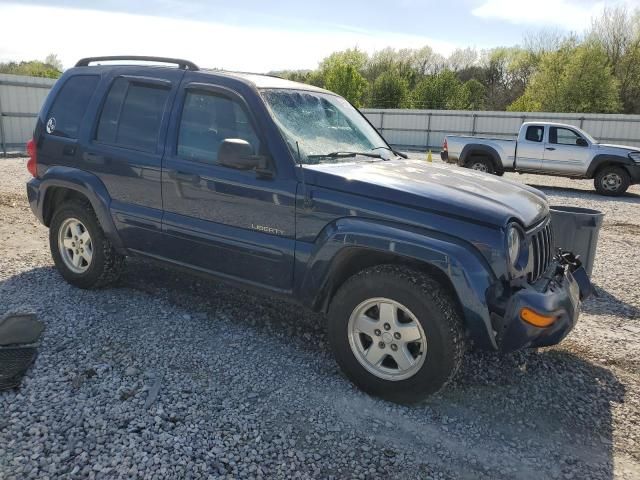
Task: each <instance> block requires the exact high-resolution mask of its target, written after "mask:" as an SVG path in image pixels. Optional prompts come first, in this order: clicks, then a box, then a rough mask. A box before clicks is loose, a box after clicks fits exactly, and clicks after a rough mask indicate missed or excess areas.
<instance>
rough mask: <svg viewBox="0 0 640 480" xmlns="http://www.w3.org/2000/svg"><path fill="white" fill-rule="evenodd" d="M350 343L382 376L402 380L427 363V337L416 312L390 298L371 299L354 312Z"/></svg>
mask: <svg viewBox="0 0 640 480" xmlns="http://www.w3.org/2000/svg"><path fill="white" fill-rule="evenodd" d="M348 334H349V345H350V346H351V351H352V352H353V354H354V356H355V357H356V359H357V360H358V362H359V363H360V365H362V366H363V367H364V368H365V369H367V370H368V371H369V372H370V373H372V374H373V375H375V376H376V377H378V378H382V379H384V380H392V381H399V380H405V379H407V378H410V377H411V376H413V375H415V374H416V373H417V372H418V371H419V370H420V368H421V367H422V365H423V364H424V361H425V357H426V353H427V338H426V336H425V333H424V330H423V329H422V326H421V324H420V322H418V319H417V318H416V317H415V315H414V314H413V313H412V312H411V311H410V310H409V309H408V308H407V307H405V306H404V305H402V304H401V303H398V302H396V301H395V300H391V299H388V298H370V299H368V300H365V301H364V302H362V303H360V304H359V305H358V306H357V307H356V308H355V309H354V310H353V312H352V313H351V316H350V318H349V324H348Z"/></svg>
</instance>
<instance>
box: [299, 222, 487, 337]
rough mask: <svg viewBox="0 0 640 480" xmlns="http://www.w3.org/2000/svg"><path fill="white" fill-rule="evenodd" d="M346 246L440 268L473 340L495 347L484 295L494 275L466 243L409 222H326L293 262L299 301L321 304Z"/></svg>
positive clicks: (315, 304) (327, 292) (317, 305)
mask: <svg viewBox="0 0 640 480" xmlns="http://www.w3.org/2000/svg"><path fill="white" fill-rule="evenodd" d="M349 249H360V250H362V249H365V250H369V251H372V252H384V253H387V254H392V255H397V256H399V257H403V258H406V259H411V260H415V261H419V262H423V263H425V264H429V265H431V266H433V267H436V268H437V269H439V270H440V271H441V272H442V273H443V274H444V275H446V277H447V278H448V279H449V280H450V282H451V285H452V286H453V288H454V290H455V293H456V295H457V297H458V300H459V302H460V305H461V306H462V310H463V313H464V318H465V322H466V327H467V329H468V331H469V333H470V335H471V337H472V339H473V340H474V343H476V344H477V345H478V346H479V347H481V348H487V349H497V345H496V342H495V338H494V334H493V329H492V326H491V319H490V315H489V310H488V307H487V301H486V292H487V289H488V288H489V287H490V286H491V285H492V284H493V283H494V282H496V277H495V275H494V274H493V272H492V270H491V267H490V266H489V264H488V263H487V261H486V260H485V259H484V257H482V255H481V254H480V252H478V251H477V249H476V248H475V247H473V246H472V245H471V244H470V243H468V242H465V241H462V240H460V239H457V238H455V237H451V236H449V235H446V234H443V233H440V232H434V231H429V230H425V229H418V228H411V227H408V226H407V225H402V226H399V225H394V224H392V223H386V222H380V221H371V220H366V219H358V218H341V219H338V220H336V221H334V222H332V223H331V224H329V225H328V226H327V227H325V229H324V230H323V231H322V233H321V234H320V235H319V236H318V238H317V239H316V242H315V244H314V245H313V247H312V249H311V251H309V252H307V255H305V254H304V253H303V254H302V255H301V257H302V258H299V259H297V260H299V263H298V262H297V263H298V267H299V269H300V270H299V269H298V268H296V278H301V279H302V281H301V282H300V283H299V284H298V285H299V287H298V288H299V294H300V295H301V298H303V299H304V300H303V303H305V304H308V305H312V306H314V308H316V309H318V308H320V309H321V308H322V307H321V305H323V303H324V302H326V300H327V296H328V295H329V294H330V291H329V290H330V286H331V277H332V274H333V273H334V271H335V270H336V269H337V268H338V265H339V262H340V259H341V257H342V258H344V255H343V253H344V252H346V251H348V250H349ZM300 253H302V252H300ZM297 255H298V254H297Z"/></svg>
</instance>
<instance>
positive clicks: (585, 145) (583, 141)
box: [576, 137, 589, 147]
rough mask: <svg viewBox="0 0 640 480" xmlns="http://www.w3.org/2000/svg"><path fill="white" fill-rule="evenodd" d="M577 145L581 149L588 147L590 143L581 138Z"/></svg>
mask: <svg viewBox="0 0 640 480" xmlns="http://www.w3.org/2000/svg"><path fill="white" fill-rule="evenodd" d="M576 145H577V146H579V147H588V146H589V143H588V142H587V141H586V140H585V139H584V138H582V137H579V138H578V139H577V140H576Z"/></svg>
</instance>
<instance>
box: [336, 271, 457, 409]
mask: <svg viewBox="0 0 640 480" xmlns="http://www.w3.org/2000/svg"><path fill="white" fill-rule="evenodd" d="M462 331H463V330H462V319H461V315H460V313H459V312H458V309H457V307H456V304H455V302H454V300H453V298H452V297H451V295H450V294H449V293H448V292H447V291H446V290H445V289H443V288H442V286H441V285H440V284H439V283H438V282H436V281H435V280H433V279H432V278H430V277H429V276H427V275H426V274H424V273H422V272H418V271H414V270H409V269H407V268H403V267H399V266H394V265H383V266H377V267H373V268H370V269H367V270H364V271H362V272H360V273H358V274H357V275H355V276H353V277H351V278H350V279H349V280H347V281H346V282H345V283H344V285H343V286H342V287H341V288H340V289H339V290H338V292H337V293H336V295H335V297H334V298H333V300H332V302H331V307H330V309H329V340H330V342H331V346H332V348H333V351H334V353H335V355H336V359H337V361H338V364H339V365H340V367H341V368H342V370H343V371H344V372H345V374H346V375H347V376H348V377H349V378H350V379H351V380H352V381H353V382H354V383H355V384H356V385H358V386H359V387H360V388H361V389H363V390H364V391H366V392H368V393H370V394H372V395H377V396H380V397H383V398H386V399H389V400H392V401H397V402H415V401H418V400H421V399H423V398H424V397H426V396H427V395H430V394H432V393H435V392H437V391H438V390H440V389H441V388H442V387H443V386H444V385H446V384H447V382H449V380H451V378H452V377H453V376H454V374H455V373H456V372H457V370H458V368H459V366H460V363H461V360H462V355H463V352H464V340H463V335H462Z"/></svg>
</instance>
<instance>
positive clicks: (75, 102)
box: [45, 75, 100, 138]
mask: <svg viewBox="0 0 640 480" xmlns="http://www.w3.org/2000/svg"><path fill="white" fill-rule="evenodd" d="M99 79H100V78H99V77H98V76H97V75H75V76H73V77H70V78H69V79H68V80H67V81H66V82H65V84H64V85H63V86H62V88H61V89H60V91H59V92H58V96H57V97H56V99H55V100H54V102H53V105H52V106H51V109H50V110H49V115H47V118H46V120H45V121H46V122H47V125H48V126H49V127H52V126H53V127H54V130H53V131H51V132H49V133H51V134H52V135H58V136H60V137H68V138H78V131H79V130H80V123H81V122H82V117H84V113H85V111H86V110H87V105H88V104H89V100H91V96H92V95H93V92H94V91H95V90H96V86H97V85H98V80H99ZM51 119H53V121H52V120H51Z"/></svg>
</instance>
